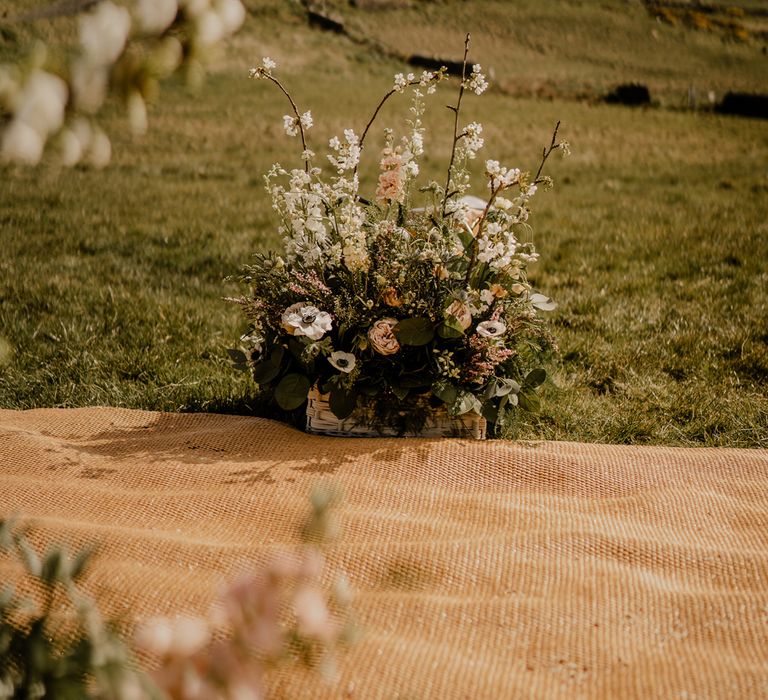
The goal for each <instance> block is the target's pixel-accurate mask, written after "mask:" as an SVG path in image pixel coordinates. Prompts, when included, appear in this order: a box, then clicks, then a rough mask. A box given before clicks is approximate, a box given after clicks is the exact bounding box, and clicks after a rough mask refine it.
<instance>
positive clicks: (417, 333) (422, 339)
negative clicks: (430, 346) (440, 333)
mask: <svg viewBox="0 0 768 700" xmlns="http://www.w3.org/2000/svg"><path fill="white" fill-rule="evenodd" d="M392 330H393V332H394V334H395V335H396V336H397V339H398V340H399V341H400V343H401V344H402V345H426V344H427V343H428V342H429V341H430V340H432V338H434V337H435V329H434V327H433V324H432V321H430V320H429V319H428V318H424V317H422V316H417V317H415V318H406V319H403V320H402V321H400V322H399V323H398V324H397V325H396V326H395V327H394V328H393V329H392Z"/></svg>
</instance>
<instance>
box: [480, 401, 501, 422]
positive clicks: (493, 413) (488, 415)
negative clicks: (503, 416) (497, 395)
mask: <svg viewBox="0 0 768 700" xmlns="http://www.w3.org/2000/svg"><path fill="white" fill-rule="evenodd" d="M481 415H482V416H483V418H485V420H487V421H488V422H489V423H495V422H496V421H497V419H498V417H499V409H498V407H497V406H494V405H493V404H492V403H487V404H484V405H483V412H482V414H481Z"/></svg>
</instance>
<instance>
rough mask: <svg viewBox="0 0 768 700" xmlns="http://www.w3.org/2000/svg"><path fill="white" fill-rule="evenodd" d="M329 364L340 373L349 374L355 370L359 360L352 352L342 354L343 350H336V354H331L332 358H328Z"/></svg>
mask: <svg viewBox="0 0 768 700" xmlns="http://www.w3.org/2000/svg"><path fill="white" fill-rule="evenodd" d="M328 362H329V363H330V365H331V366H332V367H335V368H336V369H337V370H339V371H340V372H344V373H346V374H349V372H351V371H352V370H353V369H354V368H355V363H356V362H357V358H356V357H355V356H354V355H353V354H352V353H351V352H342V351H341V350H336V351H335V352H332V353H331V356H330V357H329V358H328Z"/></svg>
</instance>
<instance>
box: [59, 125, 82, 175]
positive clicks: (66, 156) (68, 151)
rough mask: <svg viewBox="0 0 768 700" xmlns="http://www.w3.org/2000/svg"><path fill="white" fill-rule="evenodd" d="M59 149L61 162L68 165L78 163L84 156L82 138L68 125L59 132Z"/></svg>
mask: <svg viewBox="0 0 768 700" xmlns="http://www.w3.org/2000/svg"><path fill="white" fill-rule="evenodd" d="M59 150H60V157H61V164H62V165H64V166H67V167H71V166H73V165H77V163H78V162H80V159H81V158H82V157H83V145H82V143H80V139H79V138H77V134H76V133H75V132H74V131H72V130H71V129H68V128H66V127H65V128H64V129H62V130H61V132H60V133H59Z"/></svg>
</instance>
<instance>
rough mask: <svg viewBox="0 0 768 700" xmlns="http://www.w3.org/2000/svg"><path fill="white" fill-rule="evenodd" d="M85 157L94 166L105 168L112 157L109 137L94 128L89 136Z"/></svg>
mask: <svg viewBox="0 0 768 700" xmlns="http://www.w3.org/2000/svg"><path fill="white" fill-rule="evenodd" d="M86 159H87V160H88V162H89V163H90V164H91V165H92V166H93V167H94V168H105V167H106V166H107V165H109V161H110V160H111V159H112V144H111V143H110V141H109V137H108V136H107V135H106V134H105V133H104V132H103V131H102V130H101V129H98V128H96V129H94V130H93V134H92V137H91V147H90V148H89V149H88V153H87V154H86Z"/></svg>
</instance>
